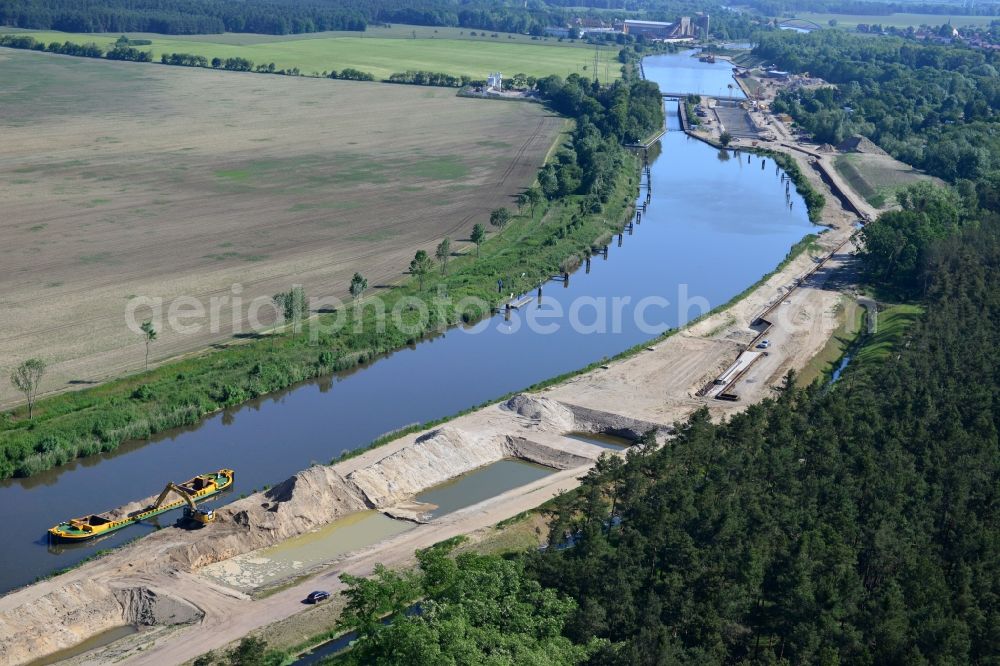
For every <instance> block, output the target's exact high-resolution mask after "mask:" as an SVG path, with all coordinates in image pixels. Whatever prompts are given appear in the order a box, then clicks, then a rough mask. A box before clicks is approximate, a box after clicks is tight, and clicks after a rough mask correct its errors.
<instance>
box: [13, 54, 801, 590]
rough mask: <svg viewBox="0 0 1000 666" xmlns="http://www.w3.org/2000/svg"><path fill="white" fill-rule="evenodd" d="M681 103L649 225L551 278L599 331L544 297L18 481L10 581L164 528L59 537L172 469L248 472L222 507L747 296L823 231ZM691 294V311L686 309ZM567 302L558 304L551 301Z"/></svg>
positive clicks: (718, 69) (705, 70)
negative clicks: (716, 143)
mask: <svg viewBox="0 0 1000 666" xmlns="http://www.w3.org/2000/svg"><path fill="white" fill-rule="evenodd" d="M729 71H730V70H729V65H728V64H725V63H716V64H715V65H709V64H707V63H699V62H698V61H697V59H693V58H690V57H688V56H686V55H683V54H677V55H666V56H656V57H654V58H647V60H646V63H645V72H646V76H647V77H648V78H650V79H652V80H655V81H657V82H658V83H659V84H660V87H661V89H664V90H672V89H674V88H677V87H679V86H680V87H681V88H682V91H687V90H689V91H691V92H704V93H714V92H717V91H716V89H717V88H718V87H719V86H721V87H722V88H723V89H725V87H726V85H727V82H728V81H729V80H731V79H729ZM685 88H686V89H687V90H684V89H685ZM668 111H669V112H670V118H669V121H668V125H669V127H670V129H671V130H672V131H670V132H668V133H667V134H666V135H665V136H664V138H663V140H662V142H661V144H662V151H661V152H659V153H658V155H657V156H656V157H655V158H654V159H653V163H652V187H653V194H652V201H651V203H650V205H649V208H648V210H647V213H646V214H645V215H643V217H642V222H641V224H639V225H638V226H636V227H635V229H634V233H633V234H631V235H629V234H628V233H626V234H625V235H624V236H623V238H622V244H621V246H619V245H618V239H617V238H616V239H615V240H614V241H612V243H611V246H610V249H609V254H608V258H607V259H603V258H600V257H597V258H595V259H594V261H593V263H592V265H591V269H590V272H589V274H588V273H587V272H586V271H585V269H584V268H581V269H580V270H579V271H578V272H576V273H575V274H573V275H572V276H571V279H570V281H569V283H568V284H563V283H562V282H549V283H547V284H546V285H545V287H544V293H545V296H546V298H547V299H552V302H553V303H555V304H557V305H558V307H561V308H562V309H563V310H564V312H570V311H571V310H572V309H573V308H574V307H575V308H576V315H577V319H578V321H579V323H580V324H581V326H578V327H577V328H581V327H582V328H584V329H588V328H589V330H590V332H578V331H575V330H573V328H572V327H571V326H568V325H566V322H565V321H562V325H561V326H560V327H559V330H558V331H557V332H555V333H551V334H543V333H539V332H537V331H535V330H532V328H531V327H529V326H528V325H527V323H526V320H525V318H524V316H525V314H526V312H534V313H535V314H538V312H539V311H538V306H537V305H532V306H530V307H528V308H527V310H526V311H522V312H519V313H515V317H514V319H513V320H512V321H511V322H504V320H503V318H502V317H495V318H493V319H491V320H488V321H486V322H484V323H482V324H480V325H478V326H476V327H475V328H474V329H473V331H472V332H469V331H465V330H461V329H453V330H451V331H449V332H447V333H446V334H444V335H442V336H439V337H437V338H435V339H433V340H430V341H427V342H424V343H421V344H419V345H417V346H416V347H414V348H408V349H403V350H401V351H398V352H396V353H394V354H391V355H390V356H388V357H386V358H383V359H380V360H378V361H377V362H375V363H373V364H371V365H369V366H368V367H365V368H362V369H360V370H356V371H353V372H348V373H342V374H340V375H337V376H335V377H329V378H326V379H321V380H317V381H314V382H310V383H307V384H305V385H302V386H298V387H296V388H294V389H293V390H289V391H285V392H283V393H280V394H276V395H274V396H271V397H268V398H266V399H262V400H259V401H256V402H254V403H251V404H248V405H244V406H242V407H239V408H235V409H232V410H228V411H226V412H224V413H220V414H217V415H215V416H212V417H210V418H208V419H206V420H205V421H203V422H202V423H201V424H199V425H198V426H196V427H193V428H188V429H183V430H179V431H173V432H170V433H167V434H164V435H161V436H159V437H156V438H154V439H153V440H152V441H149V442H136V443H129V444H127V445H125V446H123V447H122V448H120V449H119V450H118V451H117V452H115V453H113V454H108V455H102V456H94V457H92V458H88V459H84V460H79V461H76V462H74V463H71V464H68V465H65V466H63V467H61V468H58V469H54V470H50V471H49V472H46V473H43V474H40V475H38V476H37V477H33V478H31V479H20V480H9V481H7V482H4V483H2V484H0V521H2V522H3V524H4V525H5V538H4V540H3V543H2V544H0V591H6V590H9V589H11V588H13V587H16V586H19V585H23V584H26V583H30V582H31V581H32V580H34V579H35V578H36V577H37V576H41V575H45V574H47V573H49V572H51V571H53V570H54V569H57V568H60V567H65V566H68V565H70V564H73V563H75V562H78V561H80V560H81V559H83V558H85V557H87V556H89V555H91V554H93V553H94V552H95V551H96V550H98V549H101V548H109V547H112V546H115V545H118V544H121V543H123V542H125V541H127V540H129V539H132V538H135V537H138V536H141V535H143V534H145V533H148V532H149V531H151V530H154V529H157V527H158V526H157V525H156V524H153V523H150V524H143V525H136V526H132V527H129V528H126V529H124V530H122V531H120V532H118V533H115V534H112V535H109V536H108V537H106V538H104V539H100V540H96V541H92V542H89V543H86V544H72V545H69V546H53V545H50V544H48V542H47V539H46V532H45V530H46V529H47V528H48V527H50V526H51V525H53V524H55V523H58V522H59V521H61V520H64V519H66V518H70V517H73V516H78V515H83V514H85V513H87V512H94V511H102V510H106V509H111V508H113V507H116V506H119V505H122V504H124V503H126V502H129V501H132V500H135V499H138V498H141V497H145V496H148V495H151V494H153V493H155V492H156V491H158V490H159V489H160V488H162V487H163V484H165V483H166V482H167V481H168V480H174V481H179V480H183V479H187V478H190V477H191V476H194V475H195V474H199V473H202V472H206V471H209V470H214V469H218V468H221V467H232V468H234V469H235V470H236V483H235V489H234V490H233V491H232V492H231V493H230V494H229V495H228V496H226V497H223V498H221V499H220V500H217V501H216V502H215V503H216V504H218V503H223V502H228V501H231V500H232V499H234V498H235V497H238V496H239V495H240V494H243V493H248V492H250V491H251V490H252V489H254V488H260V487H262V486H264V485H265V484H273V483H275V482H278V481H281V480H282V479H284V478H286V477H288V476H289V475H291V474H293V473H294V472H296V471H298V470H300V469H302V468H304V467H306V466H308V465H309V464H310V463H311V462H313V461H315V462H320V463H326V462H329V461H330V460H331V459H333V458H336V457H338V456H339V455H340V454H341V453H342V452H343V451H348V450H351V449H354V448H357V447H359V446H364V445H366V444H367V443H368V442H370V441H372V440H373V439H375V438H377V437H379V436H380V435H382V434H384V433H386V432H388V431H390V430H394V429H396V428H400V427H402V426H406V425H408V424H412V423H415V422H426V421H430V420H433V419H437V418H441V417H444V416H447V415H449V414H454V413H456V412H458V411H461V410H463V409H466V408H468V407H470V406H472V405H475V404H478V403H481V402H484V401H487V400H490V399H493V398H495V397H497V396H500V395H503V394H505V393H507V392H509V391H515V390H518V389H521V388H524V387H526V386H529V385H531V384H533V383H535V382H538V381H541V380H543V379H546V378H548V377H552V376H554V375H557V374H560V373H563V372H567V371H570V370H574V369H576V368H579V367H582V366H584V365H586V364H588V363H591V362H593V361H595V360H599V359H600V358H602V357H605V356H611V355H613V354H616V353H618V352H620V351H622V350H624V349H626V348H628V347H630V346H632V345H635V344H638V343H640V342H644V341H647V340H649V339H651V338H652V337H654V335H655V331H654V332H651V330H650V327H649V326H640V325H638V324H637V323H636V321H635V317H634V314H635V312H634V306H635V304H636V303H638V302H640V301H641V300H642V299H643V298H647V297H658V298H661V299H666V300H668V301H669V302H670V305H669V306H667V307H660V306H655V307H650V308H647V310H646V320H647V323H650V324H655V326H653V328H655V329H656V330H662V329H664V328H668V327H674V326H678V325H681V324H683V323H684V322H686V321H688V320H689V319H691V318H693V317H696V316H697V315H699V314H700V313H701V311H702V309H703V308H705V307H715V306H717V305H720V304H722V303H725V302H726V301H727V300H729V299H730V298H732V297H733V296H734V295H736V294H738V293H740V292H741V291H743V290H744V289H745V288H746V287H747V286H748V285H750V284H752V283H753V282H754V281H756V280H757V279H758V278H759V277H760V276H761V275H763V274H764V273H767V272H768V271H770V270H771V269H773V268H774V266H775V265H776V264H778V263H779V262H780V261H781V260H782V258H784V256H785V255H786V253H787V252H788V249H789V247H790V246H791V245H793V244H794V243H795V242H797V241H798V240H800V239H801V238H802V237H803V236H804V235H805V234H807V233H809V232H812V231H815V230H816V228H815V227H814V226H812V225H811V224H810V223H809V221H808V218H807V216H806V208H805V205H804V203H803V202H802V200H801V199H800V198H799V197H798V196H797V195H793V197H792V208H791V209H789V207H788V205H787V204H786V200H785V188H784V185H782V184H781V182H780V180H779V176H778V175H777V174H776V173H775V170H774V165H773V163H771V162H770V161H767V162H766V163H762V161H761V160H760V159H758V158H756V157H750V158H749V163H748V161H747V160H748V158H747V156H746V155H742V156H739V157H734V156H732V155H731V154H730V153H720V152H719V151H717V150H715V149H714V148H711V147H709V146H707V145H705V144H703V143H701V142H699V141H696V140H694V139H689V138H688V137H686V136H685V135H684V134H682V133H681V132H679V131H675V130H676V129H677V119H676V109H675V107H673V106H671V107H668ZM762 166H763V168H762ZM641 200H643V201H644V200H645V192H643V194H642V195H641ZM626 297H627V298H629V299H631V303H630V305H628V306H627V307H625V308H624V309H623V310H622V312H623V316H622V317H621V318H620V319H621V325H620V326H619V327H617V329H618V330H616V331H612V329H614V328H615V327H614V326H612V324H611V323H606V325H604V326H601V325H600V324H599V323H598V322H599V321H600V322H604V321H605V319H604V318H599V317H597V316H596V314H595V313H596V311H597V308H599V307H600V303H601V302H610V300H611V299H613V298H626ZM581 298H583V299H585V300H584V301H580V300H578V299H581ZM602 298H603V299H607V301H601V300H600V299H602ZM586 299H592V300H590V301H587V300H586ZM685 299H686V300H687V301H688V302H689V304H688V306H680V307H679V306H678V305H677V304H678V302H679V301H682V300H685ZM574 303H576V304H577V305H576V306H574V305H573V304H574ZM581 303H582V306H581ZM553 307H555V305H553V304H552V303H549V304H547V305H546V306H545V309H544V311H551V310H552V308H553ZM608 309H609V310H610V306H608ZM546 321H547V323H548V322H550V321H551V320H546ZM588 323H589V324H590V326H587V324H588ZM175 517H176V516H174V515H173V514H164V515H163V516H160V517H159V519H160V521H161V523H160V525H162V526H164V527H169V526H170V525H172V523H173V520H174V519H175Z"/></svg>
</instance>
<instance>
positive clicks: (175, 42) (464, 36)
mask: <svg viewBox="0 0 1000 666" xmlns="http://www.w3.org/2000/svg"><path fill="white" fill-rule="evenodd" d="M3 32H21V33H24V34H30V35H33V36H34V37H35V39H38V40H40V41H43V42H45V43H50V42H64V41H70V42H76V43H79V44H85V43H89V42H93V43H95V44H98V45H99V46H102V47H104V48H105V49H109V48H110V47H111V45H112V44H113V43H114V41H115V40H116V39H118V37H119V36H120V35H119V34H107V33H85V34H84V33H65V32H42V31H32V30H26V31H20V30H18V31H15V30H5V29H0V33H3ZM472 32H475V33H476V35H483V36H481V37H480V36H476V37H473V36H472V35H471V33H472ZM493 34H496V37H493V36H492V35H493ZM407 36H408V37H407ZM128 37H130V38H132V39H149V40H151V41H152V45H151V46H148V47H140V48H144V49H149V50H151V51H152V52H153V59H154V60H156V61H159V58H160V54H162V53H190V54H194V55H202V56H205V57H206V58H208V59H212V58H215V57H218V58H235V57H241V58H248V59H250V60H252V61H253V62H254V63H255V64H260V63H265V64H266V63H272V62H273V63H274V64H275V67H276V68H277V69H291V68H294V67H297V68H298V69H299V70H300V71H301V72H302V73H303V74H322V73H323V72H324V71H329V70H343V69H346V68H349V67H352V68H354V69H359V70H362V71H366V72H371V73H372V74H374V75H375V77H376V78H387V77H388V76H389V75H390V74H393V73H395V72H405V71H407V70H426V71H434V72H445V73H447V74H451V75H453V76H470V77H473V78H476V79H484V78H486V75H487V74H489V73H490V72H496V71H500V72H505V73H507V74H515V73H520V72H523V73H524V74H528V75H530V76H539V77H541V76H548V75H549V74H558V75H560V76H567V75H569V74H572V73H573V72H577V73H581V74H587V73H589V72H590V71H592V69H593V67H594V55H595V49H594V48H593V47H587V46H586V45H585V44H581V43H578V42H571V41H570V40H564V41H563V42H559V41H558V40H556V39H554V38H548V39H543V38H539V39H537V40H533V39H532V38H531V37H529V36H527V35H509V34H507V33H489V34H487V33H484V32H482V31H478V30H471V31H470V30H465V29H459V28H429V27H411V26H396V27H393V28H375V29H372V30H369V31H367V32H364V33H358V32H324V33H312V34H306V35H291V36H288V35H284V36H275V35H245V34H222V35H194V36H188V35H185V36H178V37H172V36H170V37H168V36H163V35H153V34H143V33H130V34H129V35H128ZM599 57H600V60H599V68H600V73H601V77H602V78H604V77H605V76H609V77H612V78H617V77H618V76H619V74H620V72H619V67H620V65H619V63H618V60H617V47H607V48H601V49H600V53H599Z"/></svg>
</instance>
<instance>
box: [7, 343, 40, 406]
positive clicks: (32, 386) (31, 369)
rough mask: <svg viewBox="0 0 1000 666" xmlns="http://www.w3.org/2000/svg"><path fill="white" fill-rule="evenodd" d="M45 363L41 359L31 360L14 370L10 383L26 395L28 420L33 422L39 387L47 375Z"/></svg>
mask: <svg viewBox="0 0 1000 666" xmlns="http://www.w3.org/2000/svg"><path fill="white" fill-rule="evenodd" d="M45 368H46V365H45V361H43V360H42V359H40V358H29V359H28V360H27V361H24V362H23V363H21V365H19V366H17V368H15V369H14V372H12V373H11V375H10V383H11V384H13V385H14V388H16V389H17V390H18V391H20V392H21V393H23V394H24V397H25V399H26V400H27V401H28V420H31V412H32V408H33V407H34V406H35V397H36V396H37V395H38V385H39V384H41V383H42V376H43V375H44V374H45Z"/></svg>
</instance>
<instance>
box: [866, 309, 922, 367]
mask: <svg viewBox="0 0 1000 666" xmlns="http://www.w3.org/2000/svg"><path fill="white" fill-rule="evenodd" d="M923 313H924V309H923V308H922V307H921V306H919V305H910V304H901V305H891V306H889V307H887V308H886V309H885V310H882V311H880V312H879V313H878V318H877V328H876V331H875V333H873V334H872V335H871V337H870V338H868V339H867V340H865V341H864V343H863V344H862V346H861V348H860V349H859V350H858V353H857V354H855V356H854V359H853V363H857V364H858V365H864V364H865V363H881V362H882V361H885V360H886V359H888V358H889V356H890V355H891V354H892V353H893V352H894V351H896V350H898V349H899V348H900V347H901V346H902V344H903V340H904V338H905V336H906V331H907V330H908V329H909V328H910V326H912V325H913V323H914V322H916V321H917V320H918V319H919V318H920V317H921V316H922V315H923Z"/></svg>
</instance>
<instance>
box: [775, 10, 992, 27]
mask: <svg viewBox="0 0 1000 666" xmlns="http://www.w3.org/2000/svg"><path fill="white" fill-rule="evenodd" d="M794 18H798V19H804V20H806V21H814V22H816V23H818V24H820V25H821V26H823V27H824V28H825V27H827V25H829V22H830V20H831V19H832V20H835V21H836V22H837V27H839V28H849V29H851V30H853V29H854V28H855V27H857V25H858V24H859V23H865V24H868V25H872V24H874V23H878V24H879V25H882V26H893V27H896V28H910V27H913V28H917V27H919V26H921V25H941V24H943V23H951V24H952V25H953V26H955V27H956V28H959V29H961V28H966V27H968V26H970V25H975V26H988V25H989V24H990V21H993V20H995V19H996V17H994V16H953V15H946V14H903V13H900V14H881V15H866V14H819V13H814V12H797V13H796V14H795V16H794ZM786 20H787V19H786Z"/></svg>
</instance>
